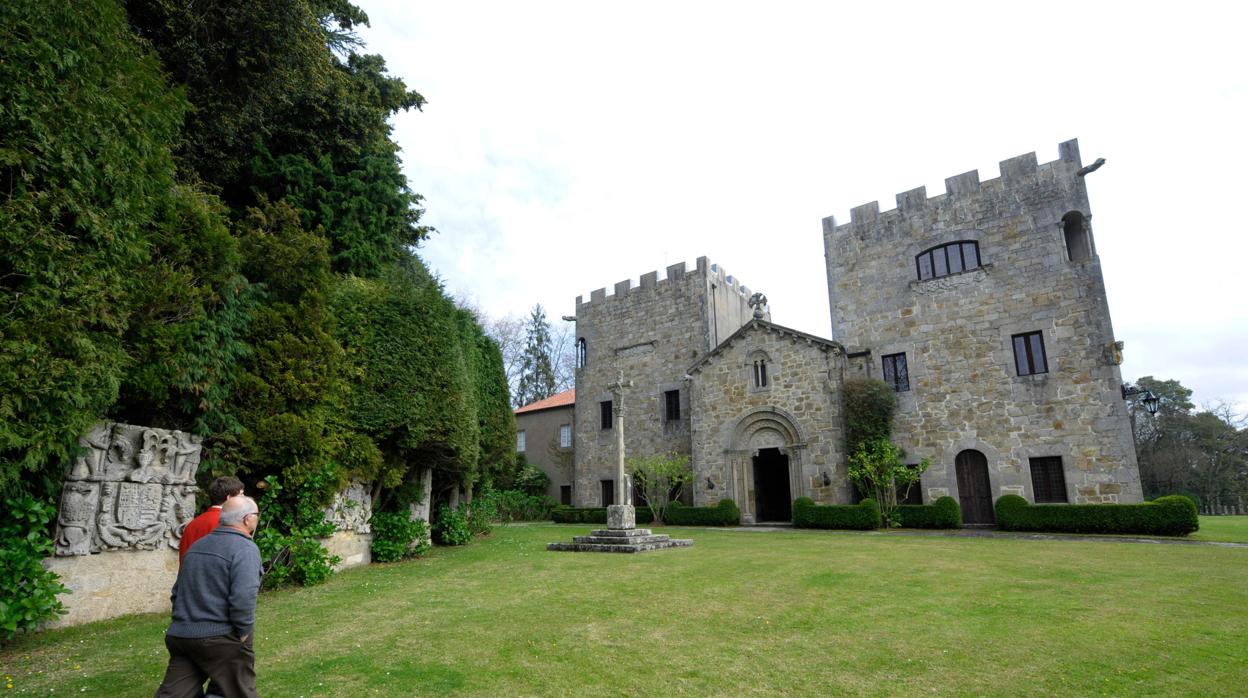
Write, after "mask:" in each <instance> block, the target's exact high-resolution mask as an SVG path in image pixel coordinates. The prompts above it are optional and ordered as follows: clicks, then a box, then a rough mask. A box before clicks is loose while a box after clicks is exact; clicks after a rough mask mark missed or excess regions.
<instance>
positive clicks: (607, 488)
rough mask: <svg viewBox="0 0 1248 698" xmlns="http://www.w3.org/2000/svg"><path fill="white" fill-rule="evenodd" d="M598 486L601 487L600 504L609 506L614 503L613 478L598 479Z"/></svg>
mask: <svg viewBox="0 0 1248 698" xmlns="http://www.w3.org/2000/svg"><path fill="white" fill-rule="evenodd" d="M598 482H599V487H601V488H602V490H601V492H602V505H603V506H604V507H609V506H611V505H613V504H615V480H599V481H598Z"/></svg>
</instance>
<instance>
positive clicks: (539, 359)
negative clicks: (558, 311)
mask: <svg viewBox="0 0 1248 698" xmlns="http://www.w3.org/2000/svg"><path fill="white" fill-rule="evenodd" d="M550 351H551V341H550V324H549V323H548V322H547V321H546V311H545V310H543V309H542V304H541V303H538V304H537V305H535V306H533V310H532V312H531V313H530V314H529V322H528V326H527V328H526V329H525V340H524V353H523V354H522V356H521V359H520V379H519V381H518V382H517V385H516V394H515V395H514V396H512V405H513V406H514V407H523V406H525V405H528V404H530V403H533V402H537V401H538V400H543V399H545V398H548V397H550V396H551V395H554V394H555V392H556V385H555V368H554V362H553V361H552V360H551V356H550Z"/></svg>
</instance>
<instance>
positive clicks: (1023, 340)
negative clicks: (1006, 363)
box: [1014, 332, 1049, 376]
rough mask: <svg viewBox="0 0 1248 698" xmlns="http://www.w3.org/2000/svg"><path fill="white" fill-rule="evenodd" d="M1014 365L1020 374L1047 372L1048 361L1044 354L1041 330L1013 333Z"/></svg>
mask: <svg viewBox="0 0 1248 698" xmlns="http://www.w3.org/2000/svg"><path fill="white" fill-rule="evenodd" d="M1014 365H1015V366H1016V367H1017V368H1018V375H1020V376H1031V375H1035V374H1037V373H1048V372H1049V362H1048V360H1047V359H1046V358H1045V356H1044V334H1043V333H1042V332H1027V333H1026V334H1016V335H1014Z"/></svg>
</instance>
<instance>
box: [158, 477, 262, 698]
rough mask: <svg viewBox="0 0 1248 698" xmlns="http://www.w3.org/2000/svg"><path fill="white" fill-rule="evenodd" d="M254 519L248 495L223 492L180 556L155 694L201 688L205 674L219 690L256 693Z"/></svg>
mask: <svg viewBox="0 0 1248 698" xmlns="http://www.w3.org/2000/svg"><path fill="white" fill-rule="evenodd" d="M259 519H260V510H259V508H257V507H256V502H255V500H253V499H252V498H250V497H232V498H230V499H228V500H226V502H225V504H224V505H222V507H221V519H220V522H219V524H218V526H217V528H216V529H214V530H213V532H212V533H209V534H208V535H207V536H204V537H203V538H201V539H199V540H198V541H197V542H196V543H195V545H193V546H192V547H191V549H190V551H188V552H187V554H186V558H185V559H183V560H182V569H181V570H180V571H179V572H178V580H177V581H176V582H174V584H173V622H172V623H170V625H169V630H167V631H166V632H165V647H166V648H168V649H169V668H168V669H166V670H165V680H164V682H162V683H161V684H160V688H159V689H158V690H157V691H156V696H157V698H176V697H178V696H188V697H197V696H202V695H203V686H204V681H206V680H207V679H209V678H211V679H212V680H213V682H214V683H215V684H216V685H217V686H219V687H220V689H221V690H223V691H224V692H225V696H226V698H235V697H236V696H244V697H248V698H250V697H253V696H256V695H257V694H256V670H255V660H256V655H255V652H254V651H253V650H252V643H251V638H252V635H253V634H254V629H255V623H256V593H257V592H259V590H260V550H259V549H258V548H257V547H256V544H255V543H253V542H252V540H251V535H252V534H253V533H255V531H256V522H257V521H258V520H259Z"/></svg>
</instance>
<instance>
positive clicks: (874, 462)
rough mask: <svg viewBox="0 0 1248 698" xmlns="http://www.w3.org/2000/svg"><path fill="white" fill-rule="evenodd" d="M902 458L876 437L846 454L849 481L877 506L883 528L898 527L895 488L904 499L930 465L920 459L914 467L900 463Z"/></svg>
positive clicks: (888, 444) (887, 442)
mask: <svg viewBox="0 0 1248 698" xmlns="http://www.w3.org/2000/svg"><path fill="white" fill-rule="evenodd" d="M904 455H905V454H904V452H903V451H902V450H901V449H900V448H898V447H897V446H896V445H895V444H893V443H892V442H891V441H889V440H887V439H878V438H877V439H874V440H869V441H864V442H860V443H859V444H858V448H857V450H855V451H854V452H852V453H851V454H850V455H849V479H850V480H853V482H854V484H855V485H857V486H858V489H859V491H861V492H864V493H866V494H867V496H868V497H871V498H872V499H874V500H875V501H876V503H877V504H879V505H880V515H881V517H883V519H884V525H885V526H889V527H893V526H900V525H901V521H900V519H899V517H898V514H897V507H898V506H899V503H898V501H897V494H898V489H899V488H904V489H903V490H902V492H903V495H902V496H903V497H904V496H905V493H907V492H909V490H910V487H911V486H913V485H914V484H915V483H917V482H919V479H920V476H922V475H923V473H924V472H925V471H926V470H927V468H928V466H929V465H931V460H930V459H928V458H924V459H923V460H922V461H920V462H919V464H918V465H917V466H909V465H906V464H905V463H904V462H903V461H902V457H903V456H904Z"/></svg>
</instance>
